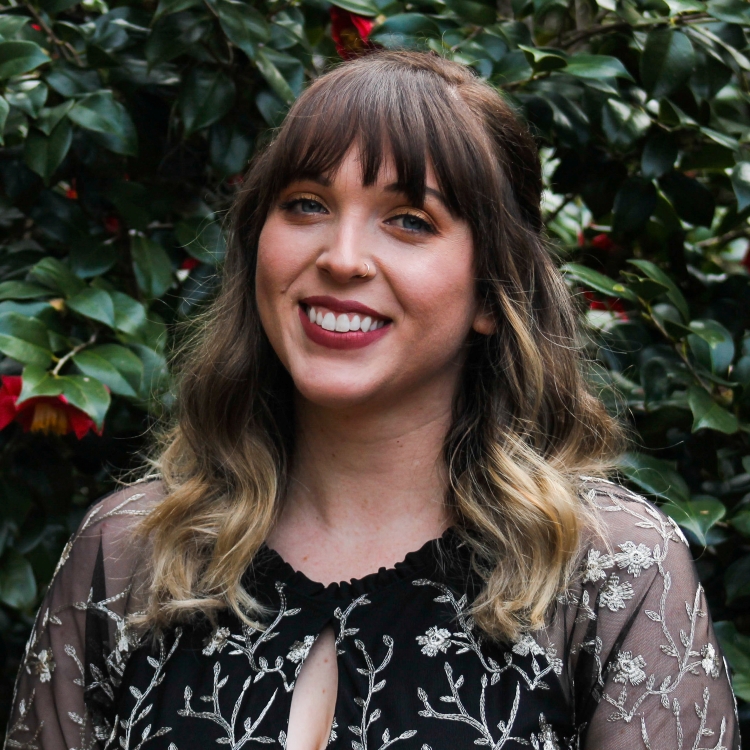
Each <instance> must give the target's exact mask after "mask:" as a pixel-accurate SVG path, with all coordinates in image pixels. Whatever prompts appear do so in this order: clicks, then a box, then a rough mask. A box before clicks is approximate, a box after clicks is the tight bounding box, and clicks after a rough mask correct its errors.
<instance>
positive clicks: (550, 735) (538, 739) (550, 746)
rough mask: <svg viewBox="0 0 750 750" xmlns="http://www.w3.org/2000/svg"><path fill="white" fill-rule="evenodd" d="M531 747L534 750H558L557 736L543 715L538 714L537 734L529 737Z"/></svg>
mask: <svg viewBox="0 0 750 750" xmlns="http://www.w3.org/2000/svg"><path fill="white" fill-rule="evenodd" d="M531 746H532V747H533V748H534V750H560V744H559V743H558V741H557V735H556V734H555V732H554V731H553V729H552V725H551V724H549V723H548V722H547V719H546V718H545V716H544V714H539V734H538V735H536V734H533V733H532V735H531Z"/></svg>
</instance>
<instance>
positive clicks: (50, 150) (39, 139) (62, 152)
mask: <svg viewBox="0 0 750 750" xmlns="http://www.w3.org/2000/svg"><path fill="white" fill-rule="evenodd" d="M72 142H73V128H71V127H70V123H69V122H68V121H67V120H62V121H61V122H60V123H58V125H57V127H56V128H55V129H54V130H53V131H52V133H50V135H48V136H47V135H44V134H43V133H40V132H39V131H38V130H34V129H32V130H31V131H30V132H29V135H28V136H27V137H26V142H25V143H24V161H25V162H26V166H27V167H28V168H29V169H30V170H31V171H32V172H36V173H37V174H38V175H39V176H40V177H41V178H42V179H43V180H44V182H45V184H49V181H50V178H51V177H52V175H53V174H54V173H55V171H56V170H57V168H58V167H59V166H60V164H62V161H63V159H64V158H65V157H66V155H67V153H68V150H69V149H70V144H71V143H72Z"/></svg>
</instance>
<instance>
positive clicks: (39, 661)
mask: <svg viewBox="0 0 750 750" xmlns="http://www.w3.org/2000/svg"><path fill="white" fill-rule="evenodd" d="M26 668H27V669H28V670H29V671H30V672H31V671H33V672H34V673H35V674H37V675H39V681H40V682H49V681H50V680H51V679H52V673H53V672H54V671H55V660H54V659H53V658H52V651H51V650H49V649H46V648H44V649H42V650H41V651H40V652H39V653H38V654H36V655H35V656H34V657H33V660H32V661H31V663H30V664H28V665H27V667H26Z"/></svg>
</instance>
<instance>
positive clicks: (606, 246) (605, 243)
mask: <svg viewBox="0 0 750 750" xmlns="http://www.w3.org/2000/svg"><path fill="white" fill-rule="evenodd" d="M591 244H592V245H593V246H594V247H595V248H596V249H597V250H604V251H605V252H609V251H610V250H613V249H614V248H615V243H614V242H612V238H611V237H610V236H609V235H608V234H597V235H596V237H594V238H593V239H592V240H591Z"/></svg>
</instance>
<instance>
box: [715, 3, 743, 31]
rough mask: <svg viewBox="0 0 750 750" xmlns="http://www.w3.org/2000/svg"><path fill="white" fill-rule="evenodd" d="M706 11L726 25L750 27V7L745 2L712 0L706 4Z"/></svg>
mask: <svg viewBox="0 0 750 750" xmlns="http://www.w3.org/2000/svg"><path fill="white" fill-rule="evenodd" d="M706 11H707V12H708V14H709V15H710V16H713V17H714V18H718V19H719V20H720V21H724V23H737V24H740V25H743V26H750V6H749V5H748V4H747V2H746V1H745V0H711V1H710V2H708V3H706Z"/></svg>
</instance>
